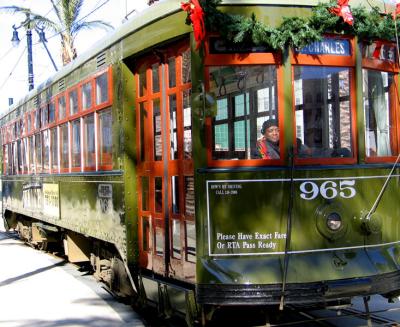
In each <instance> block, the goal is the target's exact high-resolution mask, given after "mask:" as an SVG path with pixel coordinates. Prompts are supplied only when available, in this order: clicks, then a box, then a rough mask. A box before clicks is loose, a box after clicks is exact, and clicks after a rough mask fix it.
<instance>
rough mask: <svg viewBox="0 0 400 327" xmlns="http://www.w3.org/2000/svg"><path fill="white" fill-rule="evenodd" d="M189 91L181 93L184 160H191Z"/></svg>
mask: <svg viewBox="0 0 400 327" xmlns="http://www.w3.org/2000/svg"><path fill="white" fill-rule="evenodd" d="M190 94H191V92H190V90H186V91H183V151H184V158H185V159H190V158H192V108H191V104H190Z"/></svg>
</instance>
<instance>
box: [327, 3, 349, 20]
mask: <svg viewBox="0 0 400 327" xmlns="http://www.w3.org/2000/svg"><path fill="white" fill-rule="evenodd" d="M329 11H330V12H331V13H333V14H335V15H336V16H339V17H342V18H343V20H344V21H345V23H347V24H349V25H353V23H354V19H353V15H352V13H351V10H350V7H349V0H337V7H333V8H330V9H329Z"/></svg>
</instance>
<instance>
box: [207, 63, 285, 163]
mask: <svg viewBox="0 0 400 327" xmlns="http://www.w3.org/2000/svg"><path fill="white" fill-rule="evenodd" d="M209 72H210V90H211V92H213V93H214V94H216V95H217V116H216V117H215V118H214V119H213V149H212V150H213V152H212V157H213V159H214V160H219V159H252V158H253V159H259V158H261V156H260V155H259V153H258V151H257V141H258V140H260V139H262V138H263V137H264V136H263V135H261V132H260V131H261V127H262V125H263V123H264V121H266V120H268V119H272V118H274V119H277V117H278V107H277V105H278V101H277V75H276V67H275V66H272V65H265V66H262V65H254V66H220V67H212V68H210V70H209Z"/></svg>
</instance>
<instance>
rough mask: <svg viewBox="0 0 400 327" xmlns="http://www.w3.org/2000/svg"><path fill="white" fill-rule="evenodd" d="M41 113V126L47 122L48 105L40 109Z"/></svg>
mask: <svg viewBox="0 0 400 327" xmlns="http://www.w3.org/2000/svg"><path fill="white" fill-rule="evenodd" d="M40 110H41V114H42V122H41V126H42V127H43V126H46V125H47V124H48V122H49V107H48V106H47V105H46V106H44V107H43V108H41V109H40Z"/></svg>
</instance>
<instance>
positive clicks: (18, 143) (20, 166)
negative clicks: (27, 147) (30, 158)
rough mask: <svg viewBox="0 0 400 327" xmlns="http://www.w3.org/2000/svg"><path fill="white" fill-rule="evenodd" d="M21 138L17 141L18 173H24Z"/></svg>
mask: <svg viewBox="0 0 400 327" xmlns="http://www.w3.org/2000/svg"><path fill="white" fill-rule="evenodd" d="M21 143H22V142H21V140H18V141H17V168H18V174H20V173H22V146H21Z"/></svg>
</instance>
